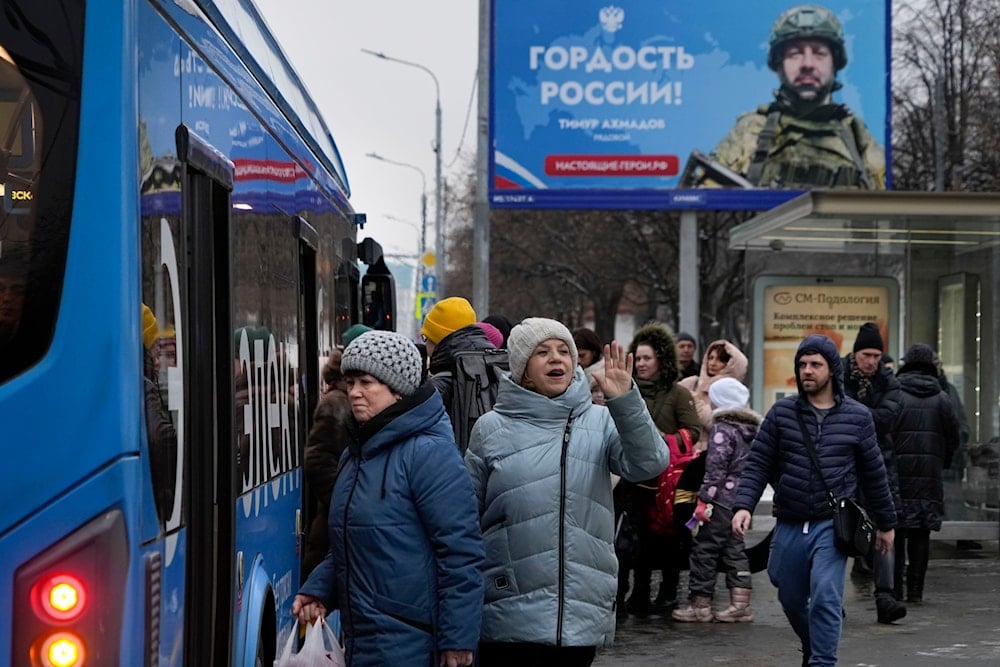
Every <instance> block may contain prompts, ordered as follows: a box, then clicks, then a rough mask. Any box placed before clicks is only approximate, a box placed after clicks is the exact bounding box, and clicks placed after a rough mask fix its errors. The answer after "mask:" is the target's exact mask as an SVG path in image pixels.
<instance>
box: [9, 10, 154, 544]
mask: <svg viewBox="0 0 1000 667" xmlns="http://www.w3.org/2000/svg"><path fill="white" fill-rule="evenodd" d="M128 14H129V12H128V4H124V5H123V4H122V3H121V2H120V1H116V0H91V1H90V2H88V4H87V17H86V24H87V32H88V33H89V34H100V35H104V36H105V38H104V39H100V40H98V39H90V40H87V41H86V43H85V47H84V48H85V52H84V63H85V65H84V79H85V81H87V84H86V85H85V86H84V89H83V100H82V113H81V119H80V123H81V126H82V127H85V128H87V129H88V131H87V132H84V133H82V134H81V141H80V152H79V159H78V169H77V172H78V173H77V181H76V191H75V204H76V205H75V207H74V210H73V218H72V224H71V227H70V237H69V251H68V257H67V264H66V278H65V281H64V284H63V290H62V302H61V306H60V312H59V317H58V321H57V323H56V329H55V335H54V337H53V340H52V344H51V347H50V349H49V351H48V353H47V354H46V356H45V357H44V358H43V359H42V361H41V362H40V363H39V364H37V365H36V366H34V367H32V368H30V369H29V370H27V371H26V372H25V373H23V374H22V375H21V376H19V377H17V378H14V379H13V380H11V381H10V382H8V383H6V384H3V385H0V423H2V424H3V425H4V426H3V431H4V434H3V438H4V440H5V442H6V443H7V444H8V446H7V447H5V450H6V451H7V456H8V464H7V465H8V470H10V471H16V473H17V474H13V475H10V481H9V483H8V484H5V485H2V486H0V507H2V508H3V510H2V512H0V539H2V536H3V535H4V534H5V533H6V531H8V530H10V529H11V528H12V527H14V526H16V525H17V524H18V523H20V522H23V521H31V520H34V517H35V515H37V513H38V512H39V511H40V510H41V509H42V508H44V507H46V506H47V505H49V504H51V503H52V502H54V501H55V499H56V498H57V497H58V496H60V495H62V494H64V493H65V492H66V490H67V489H69V488H72V487H73V486H75V485H77V484H78V483H80V480H81V478H84V479H85V478H86V476H87V475H88V474H95V473H96V472H97V471H98V470H99V469H101V468H102V467H104V466H107V465H109V464H110V463H111V462H112V461H114V460H116V459H119V458H120V457H122V456H123V455H126V454H134V453H136V452H137V451H138V449H139V439H140V435H139V434H140V424H141V421H140V409H141V405H142V400H141V394H140V384H139V379H140V377H141V369H140V365H139V364H140V355H139V354H138V350H139V349H141V342H140V340H139V336H140V331H139V329H138V328H137V327H136V326H134V325H133V323H134V322H138V321H139V292H138V285H137V282H136V280H135V279H134V278H131V279H130V278H128V277H129V276H137V275H138V258H137V248H138V238H137V234H136V229H135V226H134V225H128V224H120V223H121V221H125V220H134V219H135V218H136V212H137V210H138V190H137V188H135V187H133V185H134V180H132V179H129V178H128V175H129V174H133V173H134V172H135V167H134V164H135V155H136V153H137V147H136V144H137V141H136V132H135V87H134V85H133V84H132V81H133V76H132V72H133V71H134V65H135V60H134V52H133V50H132V49H127V48H126V47H125V45H124V44H125V42H127V41H128V39H129V37H128V36H127V35H128V34H129V32H130V31H129V28H128V26H129V24H128V22H127V20H126V17H127V15H128ZM123 34H124V35H126V37H125V38H124V39H122V38H121V35H123ZM123 175H125V177H124V178H123ZM88 471H89V473H88ZM120 495H121V492H120V490H119V491H118V493H115V494H114V496H112V497H115V498H117V497H118V496H120ZM3 551H4V552H5V553H6V550H3Z"/></svg>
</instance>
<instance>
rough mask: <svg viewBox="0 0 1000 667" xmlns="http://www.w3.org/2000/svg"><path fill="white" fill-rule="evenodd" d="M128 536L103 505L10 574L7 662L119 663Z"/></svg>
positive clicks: (23, 666) (22, 666) (34, 666)
mask: <svg viewBox="0 0 1000 667" xmlns="http://www.w3.org/2000/svg"><path fill="white" fill-rule="evenodd" d="M128 563H129V559H128V536H127V533H126V530H125V517H124V515H123V514H122V513H121V511H119V510H113V511H110V512H106V513H105V514H102V515H101V516H99V517H97V518H95V519H93V520H92V521H90V522H89V523H87V524H85V525H84V526H82V527H80V528H79V529H77V530H76V531H74V532H73V533H71V534H70V535H68V536H66V537H65V538H63V539H61V540H60V541H58V542H56V543H55V544H53V545H52V546H50V547H49V548H48V549H46V550H45V551H44V552H42V553H41V554H39V555H38V556H36V557H35V558H33V559H32V560H31V561H29V562H27V563H25V564H24V565H22V566H21V567H20V568H19V569H18V571H17V573H16V575H15V577H14V608H13V621H14V633H13V641H12V651H13V654H12V656H11V664H12V665H13V666H14V667H89V666H97V665H113V664H118V657H119V652H120V643H121V623H122V616H123V612H122V610H123V607H124V601H125V582H126V578H127V576H128Z"/></svg>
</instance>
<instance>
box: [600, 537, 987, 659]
mask: <svg viewBox="0 0 1000 667" xmlns="http://www.w3.org/2000/svg"><path fill="white" fill-rule="evenodd" d="M983 547H984V548H983V549H982V550H981V551H974V552H956V551H955V550H954V548H953V547H952V546H951V545H948V544H944V543H932V560H931V562H930V567H929V568H928V571H927V581H926V584H925V590H924V600H925V601H924V604H923V605H920V606H915V605H908V608H909V611H908V614H907V616H906V618H904V619H902V620H901V621H899V622H897V623H896V624H894V625H881V624H879V623H876V622H875V601H874V599H873V598H872V596H871V590H872V589H871V580H870V579H865V578H858V577H852V576H851V575H850V573H848V577H847V585H846V587H845V600H844V608H845V611H846V612H847V618H846V620H845V621H844V630H843V635H842V637H841V641H840V655H839V664H840V665H845V666H847V665H851V666H855V667H925V666H926V667H932V666H933V667H940V666H941V665H951V664H956V663H960V664H962V665H979V664H983V665H985V664H990V665H1000V557H998V546H997V542H996V541H993V542H987V543H984V544H983ZM684 579H686V577H682V586H683V585H684V582H683V580H684ZM753 585H754V597H753V602H752V605H753V608H754V615H755V619H754V622H753V623H745V624H734V625H728V624H724V623H703V624H702V623H675V622H674V621H672V620H670V618H669V616H667V617H658V616H650V617H648V618H635V617H629V618H627V619H625V620H623V621H620V622H619V626H618V634H617V639H616V642H615V646H614V647H612V648H610V649H601V650H600V651H599V652H598V656H597V660H596V661H595V662H594V665H595V666H601V667H612V666H614V667H629V666H633V667H646V666H649V667H652V666H653V665H656V666H658V667H659V666H661V665H685V666H688V665H691V666H693V665H705V666H708V665H712V666H726V665H729V666H734V667H735V666H737V665H738V666H739V667H798V666H799V665H800V664H801V661H802V654H801V653H800V652H799V650H798V648H799V642H798V638H797V637H796V636H795V633H793V632H792V630H791V627H790V626H789V625H788V622H787V620H786V619H785V616H784V614H783V613H782V611H781V607H780V605H779V604H778V601H777V593H776V591H775V589H774V587H773V586H771V583H770V582H769V581H768V578H767V573H766V572H760V573H757V574H755V575H754V577H753ZM653 590H654V591H655V590H656V587H655V585H654V587H653ZM724 602H725V603H728V592H727V591H726V590H725V583H724V581H723V579H722V577H720V578H719V583H718V585H717V587H716V607H719V608H721V606H725V605H724V604H723V603H724Z"/></svg>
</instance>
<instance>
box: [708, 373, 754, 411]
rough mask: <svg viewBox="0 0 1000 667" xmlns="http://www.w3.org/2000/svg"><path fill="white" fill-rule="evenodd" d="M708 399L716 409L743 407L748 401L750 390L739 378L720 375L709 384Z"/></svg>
mask: <svg viewBox="0 0 1000 667" xmlns="http://www.w3.org/2000/svg"><path fill="white" fill-rule="evenodd" d="M708 400H710V401H712V405H713V406H714V407H715V409H716V410H732V409H734V408H745V407H746V406H747V403H748V402H749V401H750V390H749V389H747V388H746V387H745V386H744V385H743V383H742V382H740V381H739V380H736V379H734V378H729V377H722V378H719V379H718V380H716V381H715V382H713V383H712V384H711V385H710V386H709V388H708Z"/></svg>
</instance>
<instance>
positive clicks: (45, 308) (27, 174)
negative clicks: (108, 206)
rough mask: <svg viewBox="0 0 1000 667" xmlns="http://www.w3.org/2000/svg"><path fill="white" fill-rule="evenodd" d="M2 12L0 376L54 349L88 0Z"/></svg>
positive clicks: (20, 3) (13, 6)
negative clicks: (56, 8)
mask: <svg viewBox="0 0 1000 667" xmlns="http://www.w3.org/2000/svg"><path fill="white" fill-rule="evenodd" d="M46 7H47V5H46V4H45V3H37V2H34V1H33V0H13V1H9V2H6V3H5V6H4V11H3V12H2V13H0V191H2V196H3V204H2V207H0V382H3V381H6V380H8V379H9V378H11V377H13V376H15V375H17V374H18V373H20V372H22V371H23V370H25V369H26V368H28V367H30V366H31V365H32V364H34V363H36V362H37V361H38V360H39V359H40V358H41V356H42V355H43V354H44V353H45V350H46V349H47V348H48V345H49V342H50V341H51V338H52V332H53V329H54V327H55V319H56V311H57V308H58V301H59V294H60V292H61V286H62V276H63V272H64V269H65V264H66V243H67V239H68V237H69V222H70V218H71V213H72V210H73V206H72V204H73V185H74V173H75V168H76V148H77V138H78V128H79V103H80V76H81V71H82V60H83V34H82V29H83V28H82V26H83V5H82V2H74V1H72V0H69V1H68V2H64V3H62V8H63V11H60V12H52V11H50V10H48V9H46Z"/></svg>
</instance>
